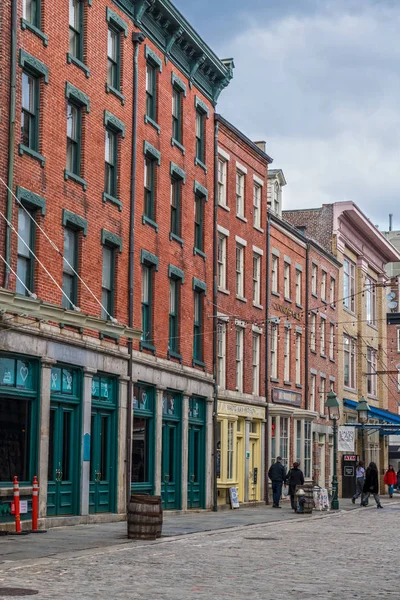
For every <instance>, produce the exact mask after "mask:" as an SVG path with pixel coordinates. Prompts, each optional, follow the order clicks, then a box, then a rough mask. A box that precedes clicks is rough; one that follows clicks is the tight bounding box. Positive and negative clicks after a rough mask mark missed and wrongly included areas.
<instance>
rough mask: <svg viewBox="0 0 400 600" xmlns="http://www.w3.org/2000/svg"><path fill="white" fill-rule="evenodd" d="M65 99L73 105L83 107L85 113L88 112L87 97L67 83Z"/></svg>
mask: <svg viewBox="0 0 400 600" xmlns="http://www.w3.org/2000/svg"><path fill="white" fill-rule="evenodd" d="M65 97H66V98H68V100H71V101H72V102H74V103H75V104H79V106H85V107H86V112H88V113H89V112H90V99H89V96H87V95H86V94H84V93H83V92H81V90H78V88H76V87H75V86H74V85H72V83H69V82H68V81H67V82H66V84H65Z"/></svg>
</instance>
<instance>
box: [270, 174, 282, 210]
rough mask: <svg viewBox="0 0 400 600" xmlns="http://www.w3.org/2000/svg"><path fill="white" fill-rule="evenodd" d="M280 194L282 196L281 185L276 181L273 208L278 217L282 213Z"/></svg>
mask: <svg viewBox="0 0 400 600" xmlns="http://www.w3.org/2000/svg"><path fill="white" fill-rule="evenodd" d="M280 194H281V190H280V187H279V183H278V182H277V181H276V182H275V185H274V198H273V205H272V206H273V210H274V213H276V214H277V215H280V213H281V202H280Z"/></svg>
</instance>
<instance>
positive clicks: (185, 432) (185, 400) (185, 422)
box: [181, 394, 190, 510]
mask: <svg viewBox="0 0 400 600" xmlns="http://www.w3.org/2000/svg"><path fill="white" fill-rule="evenodd" d="M189 398H190V394H183V397H182V463H181V510H187V496H188V475H189V473H188V468H189V465H188V460H189Z"/></svg>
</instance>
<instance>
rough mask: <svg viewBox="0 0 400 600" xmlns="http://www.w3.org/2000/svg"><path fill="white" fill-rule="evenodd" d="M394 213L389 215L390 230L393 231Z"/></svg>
mask: <svg viewBox="0 0 400 600" xmlns="http://www.w3.org/2000/svg"><path fill="white" fill-rule="evenodd" d="M392 225H393V215H389V231H392Z"/></svg>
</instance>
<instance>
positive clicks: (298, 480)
mask: <svg viewBox="0 0 400 600" xmlns="http://www.w3.org/2000/svg"><path fill="white" fill-rule="evenodd" d="M299 466H300V463H298V462H295V463H293V468H292V469H290V471H289V473H288V474H287V476H286V483H287V485H288V486H289V495H290V504H291V505H292V508H293V510H296V502H295V500H294V496H295V492H296V485H304V475H303V471H301V470H300V469H299Z"/></svg>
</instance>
